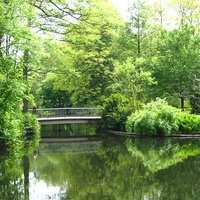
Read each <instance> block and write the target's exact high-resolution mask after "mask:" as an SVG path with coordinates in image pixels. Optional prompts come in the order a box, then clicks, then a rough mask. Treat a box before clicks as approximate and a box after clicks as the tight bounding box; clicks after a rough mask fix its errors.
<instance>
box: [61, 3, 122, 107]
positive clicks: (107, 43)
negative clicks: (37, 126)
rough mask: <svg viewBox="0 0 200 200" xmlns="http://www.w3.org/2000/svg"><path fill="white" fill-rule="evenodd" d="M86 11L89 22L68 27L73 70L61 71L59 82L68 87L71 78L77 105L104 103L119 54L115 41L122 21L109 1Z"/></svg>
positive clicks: (70, 87) (69, 52)
mask: <svg viewBox="0 0 200 200" xmlns="http://www.w3.org/2000/svg"><path fill="white" fill-rule="evenodd" d="M84 13H88V18H87V19H85V21H86V22H85V21H78V22H77V23H74V24H71V25H69V26H68V28H67V30H66V37H65V41H66V46H67V47H66V48H65V49H67V53H68V55H67V57H68V63H69V67H70V72H71V73H69V74H66V76H63V75H61V76H60V77H61V78H62V79H61V78H60V80H61V81H60V83H58V84H59V85H60V86H61V85H62V86H64V87H66V82H67V84H68V85H67V87H68V88H69V90H70V91H71V92H72V98H71V101H72V103H73V105H78V106H85V105H90V106H91V105H97V104H101V102H102V99H103V98H104V97H106V96H109V95H110V91H108V90H107V87H108V85H109V84H110V82H111V77H112V71H113V69H114V65H113V57H114V55H115V52H114V51H113V49H112V44H113V40H114V38H115V37H117V34H118V32H117V31H118V27H120V26H121V24H122V21H121V20H120V17H119V13H117V12H116V10H115V9H114V8H113V7H112V5H111V4H109V3H108V2H107V1H99V0H96V1H94V2H93V4H91V6H89V7H88V8H87V9H85V10H84V11H83V14H84ZM61 70H63V68H61ZM63 77H64V78H63ZM63 83H65V84H63Z"/></svg>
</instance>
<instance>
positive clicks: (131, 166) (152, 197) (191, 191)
mask: <svg viewBox="0 0 200 200" xmlns="http://www.w3.org/2000/svg"><path fill="white" fill-rule="evenodd" d="M199 185H200V140H197V139H196V140H191V139H190V140H188V139H181V140H178V139H155V138H154V139H150V138H147V139H130V138H122V137H117V136H105V135H104V136H103V137H102V138H101V139H100V140H96V141H93V140H86V141H83V140H82V141H77V140H76V141H73V142H72V141H71V142H65V143H41V144H40V146H39V149H38V150H37V151H35V152H34V154H31V155H29V156H24V157H20V155H17V156H11V155H4V154H1V157H0V199H2V200H7V199H8V200H13V199H16V200H21V199H31V200H33V199H34V200H35V199H37V200H42V199H67V200H72V199H73V200H157V199H163V200H165V199H166V200H179V199H180V200H190V199H191V200H195V199H200V187H199Z"/></svg>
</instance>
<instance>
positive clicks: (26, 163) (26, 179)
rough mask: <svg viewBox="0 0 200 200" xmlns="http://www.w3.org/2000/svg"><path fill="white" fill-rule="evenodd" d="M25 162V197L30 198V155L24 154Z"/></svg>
mask: <svg viewBox="0 0 200 200" xmlns="http://www.w3.org/2000/svg"><path fill="white" fill-rule="evenodd" d="M23 163H24V193H25V194H24V195H25V199H26V200H28V199H29V157H28V156H24V157H23Z"/></svg>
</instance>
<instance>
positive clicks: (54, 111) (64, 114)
mask: <svg viewBox="0 0 200 200" xmlns="http://www.w3.org/2000/svg"><path fill="white" fill-rule="evenodd" d="M30 111H31V110H29V112H30ZM34 113H35V114H36V115H37V118H38V121H39V122H40V124H41V125H45V124H72V123H78V124H80V123H96V122H98V121H99V120H100V119H101V116H100V109H99V108H45V109H37V111H36V112H35V111H34Z"/></svg>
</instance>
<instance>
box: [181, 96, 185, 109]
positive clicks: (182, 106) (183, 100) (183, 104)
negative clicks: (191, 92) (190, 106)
mask: <svg viewBox="0 0 200 200" xmlns="http://www.w3.org/2000/svg"><path fill="white" fill-rule="evenodd" d="M181 110H182V111H184V110H185V98H184V97H181Z"/></svg>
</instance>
